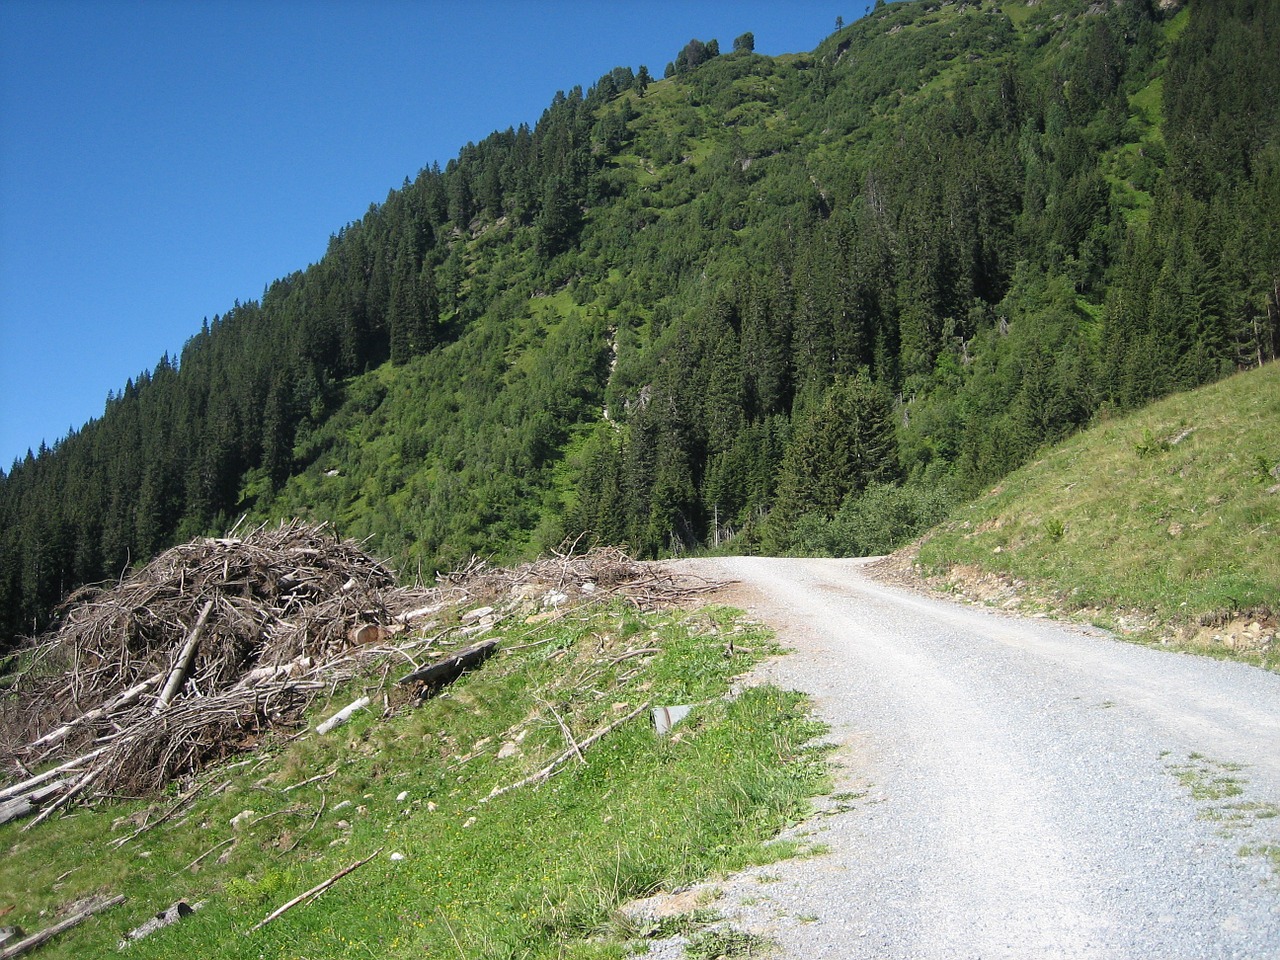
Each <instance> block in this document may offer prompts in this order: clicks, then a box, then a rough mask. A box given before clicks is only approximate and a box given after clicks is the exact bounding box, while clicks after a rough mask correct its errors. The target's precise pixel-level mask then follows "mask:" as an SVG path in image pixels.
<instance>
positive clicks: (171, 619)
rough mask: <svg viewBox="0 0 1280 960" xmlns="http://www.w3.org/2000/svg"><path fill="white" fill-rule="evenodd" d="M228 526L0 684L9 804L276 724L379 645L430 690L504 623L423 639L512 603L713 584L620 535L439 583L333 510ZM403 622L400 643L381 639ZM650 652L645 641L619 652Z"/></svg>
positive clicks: (213, 749) (349, 673) (76, 619)
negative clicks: (657, 560) (415, 627)
mask: <svg viewBox="0 0 1280 960" xmlns="http://www.w3.org/2000/svg"><path fill="white" fill-rule="evenodd" d="M235 533H236V532H235V531H233V532H232V534H233V535H229V536H227V537H223V538H219V539H201V540H195V541H192V542H191V543H187V544H184V545H182V546H178V547H174V548H173V549H171V550H167V551H165V552H164V553H162V554H160V555H159V556H158V557H156V558H155V559H154V560H152V561H151V562H150V563H148V564H147V565H146V566H145V567H143V568H142V569H140V570H138V571H137V572H136V573H134V574H133V575H131V576H129V577H127V578H125V579H123V580H121V581H120V582H118V583H110V584H106V585H100V586H96V587H89V588H84V589H81V590H79V591H77V592H76V593H75V594H73V595H72V596H71V597H70V598H69V599H68V600H67V601H66V603H65V604H64V605H63V607H62V609H61V611H60V620H59V621H58V622H57V624H56V625H55V628H54V629H53V630H52V631H51V632H50V633H48V634H47V635H46V636H45V637H44V638H42V639H41V640H40V642H39V643H38V644H36V646H35V647H34V648H32V649H30V650H28V651H26V652H25V654H24V658H25V661H26V663H27V668H26V670H25V671H24V672H22V673H20V674H19V675H18V679H17V681H16V682H15V683H14V684H12V685H10V687H9V690H8V691H7V692H6V694H5V695H4V696H3V697H0V770H3V771H4V772H5V773H6V774H9V775H10V777H11V778H12V779H14V780H17V781H20V782H16V783H14V784H13V785H12V786H9V787H3V788H0V802H4V801H10V802H9V803H5V805H4V808H3V809H4V811H5V813H6V814H12V815H13V816H15V817H16V816H22V815H28V814H31V813H35V812H36V811H37V809H38V811H39V812H38V816H36V817H35V819H34V820H33V821H32V822H31V823H29V824H28V827H30V826H33V825H34V824H35V823H38V822H40V821H42V820H43V819H45V818H47V817H48V816H50V815H51V814H53V813H54V812H55V811H57V810H58V809H60V808H62V807H63V806H65V805H67V804H68V803H70V802H71V801H72V800H73V799H75V798H77V797H81V798H83V799H86V800H92V799H93V798H95V797H98V796H103V795H108V794H129V795H134V796H145V795H148V794H153V793H156V792H159V791H161V790H163V789H164V788H165V787H166V786H167V785H168V784H169V783H170V782H172V781H174V780H175V779H177V778H180V777H189V776H192V775H195V774H197V773H198V772H199V771H200V770H202V769H203V768H204V767H205V766H206V765H207V764H209V763H211V762H215V761H218V760H220V759H222V758H224V757H226V756H229V755H231V754H233V753H235V752H237V751H240V750H244V749H249V748H251V747H253V746H254V745H255V744H256V743H257V742H258V741H259V739H260V738H261V735H262V734H263V733H265V732H266V731H268V730H270V729H272V728H274V727H277V726H280V725H285V726H296V725H297V724H298V723H299V722H300V720H301V718H302V715H303V712H304V711H305V710H306V709H307V707H308V706H309V705H310V704H311V703H312V702H313V701H314V700H315V699H316V698H317V697H318V696H321V695H322V694H323V693H324V692H325V691H329V692H330V693H331V692H332V691H333V690H334V689H336V687H337V686H338V685H340V684H342V683H345V682H348V681H350V680H352V679H355V678H356V677H360V676H367V675H368V671H369V668H370V666H371V664H372V663H379V664H380V665H381V671H382V681H381V682H382V684H383V685H384V686H385V684H386V681H387V674H388V673H389V671H390V669H391V663H392V661H393V660H394V661H400V662H403V661H408V664H409V665H410V666H411V667H412V668H413V669H412V670H411V671H410V672H409V674H408V675H407V676H405V677H404V679H403V680H401V683H411V682H416V683H418V684H419V687H420V690H422V691H429V690H430V689H432V688H434V687H438V686H442V685H444V684H447V683H451V682H453V680H455V679H456V678H457V676H458V675H460V674H461V672H462V671H465V670H467V669H472V668H475V667H478V666H480V665H481V664H482V663H483V662H484V660H485V659H487V658H488V657H489V656H490V655H491V654H493V653H494V652H495V650H496V649H497V641H496V640H495V639H492V638H490V639H486V640H481V641H479V642H477V643H474V644H473V645H471V646H470V647H467V648H465V649H462V650H459V651H456V652H454V653H453V654H452V655H451V656H447V657H445V658H444V659H436V660H435V661H434V662H429V663H427V664H426V665H424V666H420V665H419V664H421V659H420V658H419V656H418V653H419V651H420V650H421V648H423V647H426V646H431V645H434V644H436V643H438V642H441V641H445V640H455V641H456V640H457V639H460V638H462V637H468V636H471V635H473V634H476V633H483V632H486V631H488V630H490V629H492V628H493V626H494V625H495V624H497V623H499V622H500V621H502V620H503V619H505V618H508V617H512V616H516V615H523V616H526V617H528V618H529V622H530V625H531V627H532V625H533V624H534V623H536V624H538V626H537V627H532V629H545V628H546V625H547V624H548V622H549V621H552V620H558V619H562V618H564V617H565V616H566V615H569V614H570V612H571V611H575V610H578V609H580V608H581V607H582V606H584V605H590V604H597V603H601V602H607V601H610V600H612V599H613V598H617V597H622V598H625V599H626V600H627V601H629V602H631V603H632V604H634V605H636V606H637V607H642V608H650V607H658V606H670V605H674V604H677V603H680V602H682V601H685V600H687V599H689V598H690V597H692V596H693V595H695V594H698V593H701V592H704V591H706V590H709V589H712V588H713V587H714V586H715V585H714V584H704V585H700V584H698V583H691V582H690V581H688V580H687V579H677V578H675V577H674V576H673V575H671V574H669V573H668V572H667V571H666V570H665V569H664V568H662V567H661V566H658V565H655V564H649V563H639V562H637V561H635V560H633V559H632V558H631V557H629V556H628V555H627V554H626V553H625V552H623V551H622V550H619V549H617V548H613V547H602V548H597V549H595V550H592V551H590V552H587V553H577V552H575V551H574V548H575V547H576V544H566V545H565V546H564V547H563V548H562V551H561V552H555V553H552V554H551V555H550V556H546V557H543V558H541V559H539V560H536V561H533V562H531V563H527V564H524V565H522V566H518V567H514V568H511V569H501V568H496V567H492V566H490V565H489V564H488V563H487V562H485V561H483V560H479V559H472V560H471V561H470V562H469V563H467V564H466V565H465V566H464V567H462V568H460V569H459V570H457V571H455V572H453V573H451V574H447V575H445V576H442V577H441V578H440V582H439V584H438V585H437V586H435V587H431V588H426V587H412V588H406V587H398V586H397V585H396V583H395V579H394V577H393V575H392V573H391V571H390V570H389V569H388V568H387V567H386V566H385V565H383V564H382V563H380V562H379V561H377V560H375V559H373V558H372V557H370V556H369V555H368V554H366V553H365V552H364V551H363V550H362V549H361V546H360V545H359V544H356V543H353V542H352V541H349V540H340V539H338V538H336V537H334V536H332V535H331V534H330V533H329V532H328V531H326V530H325V529H324V528H323V526H310V525H307V524H303V523H299V522H293V523H286V524H281V525H280V526H279V527H275V528H267V527H265V526H264V527H259V528H257V529H256V530H252V531H250V532H247V533H244V534H241V535H235ZM436 615H438V619H436V620H433V623H434V624H440V623H441V621H443V626H441V627H440V630H439V631H438V632H437V633H436V635H434V636H432V637H427V638H424V637H422V636H414V635H413V632H412V630H411V629H410V625H411V624H412V623H413V622H414V621H420V620H421V619H422V618H424V617H427V616H433V617H435V616H436ZM401 633H403V634H404V639H403V640H401V641H399V645H398V646H386V645H384V644H385V643H386V642H387V641H388V640H389V638H391V637H395V636H398V635H400V634H401ZM508 636H510V634H508ZM515 639H520V636H519V635H517V636H516V637H515ZM510 649H512V650H519V649H522V647H521V645H519V644H517V645H515V646H513V647H511V648H510ZM641 652H648V649H647V648H646V651H638V652H637V651H633V652H627V653H624V654H623V655H622V656H621V657H619V658H618V659H619V660H621V659H625V658H627V657H630V656H639V655H640V653H641ZM363 693H364V694H365V695H366V696H362V697H361V701H358V702H363V704H367V703H368V702H369V699H368V697H367V695H368V694H369V693H371V691H369V690H365V691H363ZM385 699H386V698H385V697H384V700H385ZM388 709H389V707H388ZM335 719H336V718H335ZM325 729H328V727H327V726H326V727H325ZM569 739H570V742H572V737H570V738H569ZM42 768H48V769H45V770H44V772H42V773H39V774H36V775H32V771H36V770H40V769H42ZM15 774H16V775H15ZM55 782H56V783H57V784H58V788H57V789H56V790H54V789H52V788H51V785H52V784H54V783H55Z"/></svg>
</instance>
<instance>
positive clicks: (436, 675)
mask: <svg viewBox="0 0 1280 960" xmlns="http://www.w3.org/2000/svg"><path fill="white" fill-rule="evenodd" d="M497 652H498V641H497V640H485V641H483V642H481V643H477V644H473V645H472V646H470V647H467V648H466V649H465V650H461V651H459V652H458V653H455V654H454V655H453V656H452V657H447V658H445V659H444V660H441V661H439V662H437V663H432V664H428V665H427V666H425V667H419V668H418V669H417V670H415V671H413V673H410V674H406V675H405V676H403V677H401V678H400V680H399V682H400V683H421V684H423V685H424V686H425V687H428V688H432V687H443V686H445V685H447V684H450V683H453V681H454V680H457V679H458V677H460V676H462V674H463V673H464V672H466V671H467V670H471V669H473V668H474V667H478V666H479V665H480V664H482V663H484V662H485V661H486V660H488V659H489V658H490V657H491V656H493V655H494V654H495V653H497Z"/></svg>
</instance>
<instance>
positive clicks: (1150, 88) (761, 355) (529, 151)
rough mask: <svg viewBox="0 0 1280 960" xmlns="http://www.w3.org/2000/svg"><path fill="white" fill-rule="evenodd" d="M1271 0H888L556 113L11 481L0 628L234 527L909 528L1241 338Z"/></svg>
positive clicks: (338, 248)
mask: <svg viewBox="0 0 1280 960" xmlns="http://www.w3.org/2000/svg"><path fill="white" fill-rule="evenodd" d="M1277 17H1280V11H1278V10H1277V8H1276V6H1275V5H1274V4H1269V3H1264V2H1259V0H1229V2H1215V3H1208V2H1200V3H1192V4H1190V5H1188V6H1187V7H1185V8H1182V7H1181V5H1179V4H1176V3H1160V4H1155V3H1151V2H1148V0H1124V2H1121V3H1116V4H1111V5H1109V6H1103V5H1099V4H1089V3H1085V2H1079V0H1043V2H1040V3H1038V4H1035V5H1028V4H1024V3H1015V2H992V0H986V2H971V3H937V2H908V3H896V4H891V5H887V6H884V7H881V8H879V9H878V10H877V11H876V12H875V13H873V14H872V15H870V16H868V17H867V18H865V19H864V20H861V21H859V22H857V23H854V24H852V25H850V26H847V27H845V28H843V29H841V30H840V31H838V32H837V33H836V34H833V35H832V36H831V37H829V38H828V39H827V40H825V41H824V42H823V43H822V44H820V45H819V47H818V48H817V49H816V50H814V51H812V52H811V53H801V54H796V55H793V56H785V57H778V58H768V57H763V56H759V55H756V54H754V53H753V52H751V51H750V49H748V48H746V47H744V48H742V49H739V50H735V51H734V52H732V53H725V54H720V55H712V52H713V50H714V49H715V47H714V46H713V45H712V44H710V43H708V44H702V43H697V42H695V43H694V44H691V45H690V46H689V47H686V49H685V50H684V51H681V52H680V54H679V55H678V56H676V57H675V58H674V59H673V64H672V69H671V76H670V77H669V78H668V79H664V80H661V81H655V80H653V79H652V78H651V77H650V76H649V72H648V70H646V69H644V68H641V69H639V70H638V71H633V70H632V69H631V68H630V67H620V68H618V69H615V70H614V71H612V72H611V73H610V74H607V75H605V76H604V77H602V78H600V80H599V82H598V83H597V84H596V85H594V86H593V87H592V88H591V89H590V90H588V91H586V92H585V93H584V92H583V91H581V90H579V89H574V90H571V91H569V93H568V94H567V95H566V94H563V93H561V94H557V95H556V96H555V97H554V98H553V100H552V102H551V105H550V106H549V107H548V109H547V111H546V113H545V114H544V116H543V117H542V119H541V120H540V121H539V123H538V124H537V125H536V127H534V128H533V129H529V128H527V127H521V128H520V129H518V130H507V131H504V132H500V133H495V134H493V135H492V136H490V137H488V138H486V139H485V140H484V141H482V142H481V143H479V144H468V145H466V146H465V147H464V148H463V149H462V151H461V152H460V154H459V156H458V158H457V159H456V160H454V161H451V162H450V163H449V165H448V166H447V167H446V168H445V169H444V170H440V169H436V168H433V169H429V170H423V171H421V172H420V173H419V174H418V176H417V177H416V178H415V179H413V180H412V181H410V180H408V179H406V181H405V183H404V184H403V186H402V187H401V188H400V189H399V190H395V191H392V192H391V193H390V194H389V195H388V197H387V199H386V201H385V202H384V203H382V204H380V205H376V206H374V207H371V208H370V210H369V212H368V213H367V214H366V215H365V216H364V217H363V218H362V219H361V220H359V221H357V222H354V223H351V224H349V225H348V226H347V227H345V228H343V229H342V230H340V231H339V232H338V233H337V234H335V236H334V237H333V238H332V241H331V243H330V247H329V251H328V253H327V254H326V256H325V257H324V258H323V259H322V260H321V261H320V262H319V263H317V264H314V265H312V266H311V267H309V268H307V269H306V270H304V271H300V272H298V273H296V274H294V275H292V276H290V277H287V278H284V279H282V280H279V281H277V282H275V283H274V284H272V285H271V286H270V288H269V289H268V290H267V292H266V294H265V295H264V297H263V299H262V301H261V302H260V303H258V302H254V303H249V304H237V305H236V306H235V307H234V308H233V309H231V310H230V311H228V312H227V313H226V314H224V315H222V316H220V317H215V319H214V321H213V322H212V323H210V324H209V326H208V328H207V329H205V330H202V331H201V332H200V333H198V334H197V335H196V336H194V337H193V338H192V340H191V341H190V342H189V343H188V344H187V346H186V347H185V348H184V350H183V352H182V356H181V357H180V358H178V359H177V360H176V361H175V360H171V359H169V358H165V359H164V360H162V361H161V363H160V364H159V365H158V366H157V367H156V369H155V370H154V371H150V372H148V373H146V374H144V375H142V376H140V377H139V378H138V380H137V381H136V382H131V383H129V384H128V385H126V387H125V389H124V390H123V391H122V392H121V393H120V394H119V395H118V396H115V397H112V398H111V399H110V400H109V402H108V405H107V410H106V412H105V414H104V416H103V417H102V418H101V419H100V420H96V421H93V422H91V423H90V424H87V425H86V426H85V427H84V428H83V429H82V430H80V431H77V432H75V433H73V434H72V435H71V436H68V437H67V438H66V439H65V440H63V441H62V442H61V443H59V444H58V445H57V446H55V448H54V449H52V450H42V451H40V453H39V455H37V456H33V457H31V458H28V459H27V460H25V461H24V462H22V463H18V464H15V465H14V467H13V469H12V470H11V472H10V473H9V474H8V475H7V476H5V477H4V478H3V479H2V480H0V597H2V598H3V599H2V602H0V611H3V613H2V614H0V616H3V618H4V619H3V622H2V624H0V633H2V634H3V635H4V636H12V635H14V634H16V633H18V632H20V631H24V630H30V629H31V628H32V627H35V626H39V625H40V624H41V623H42V622H44V620H45V619H46V618H47V617H48V614H49V611H50V610H51V609H52V608H53V607H54V605H55V604H56V603H57V602H58V600H59V598H60V597H61V596H62V595H63V593H64V592H65V591H66V590H67V589H68V588H70V587H71V586H73V585H74V584H76V583H81V582H85V581H89V580H96V579H100V578H102V577H106V576H116V575H118V573H119V571H120V570H121V569H122V568H124V567H125V566H127V565H128V564H130V563H132V562H136V561H137V560H139V559H140V558H145V557H147V556H150V555H151V554H153V553H154V552H155V551H156V550H157V549H159V548H161V547H162V546H164V545H166V544H168V543H171V542H173V541H174V540H176V539H185V538H187V537H189V536H191V535H193V534H196V533H200V532H206V531H217V530H218V529H220V528H222V527H225V526H226V525H227V524H229V523H230V522H231V521H232V520H233V519H234V518H235V517H236V516H237V515H238V514H239V513H241V512H250V513H252V514H254V515H255V516H262V517H274V516H284V515H295V514H301V515H305V516H310V517H313V518H316V519H324V520H330V521H332V522H334V523H335V524H337V526H338V528H339V529H340V531H341V532H342V533H344V534H346V535H353V536H359V537H364V536H371V537H373V538H374V543H375V544H376V546H377V548H378V549H379V550H381V551H383V552H385V553H387V554H389V555H394V556H395V557H396V558H397V559H399V561H400V565H401V568H402V569H407V570H411V571H412V570H417V569H421V570H422V571H423V572H425V573H430V572H431V571H432V570H434V569H438V568H443V567H447V566H449V565H451V564H453V563H455V562H457V561H458V560H459V559H461V558H463V557H465V556H467V555H468V554H470V553H472V552H479V553H483V554H487V555H496V556H499V557H516V556H520V555H523V554H527V553H528V552H530V551H532V550H534V549H537V548H538V547H540V546H544V545H547V544H552V543H556V542H558V541H559V540H560V539H561V538H562V537H564V536H566V535H577V534H582V533H585V534H587V535H588V539H590V538H593V537H594V538H600V539H603V540H605V541H610V542H623V541H625V542H627V543H629V544H631V545H632V547H633V548H634V549H635V550H637V551H638V552H640V553H642V554H645V555H657V554H662V553H668V552H676V551H683V550H686V549H690V548H694V547H698V546H701V545H713V546H714V545H723V544H725V543H726V542H730V543H732V545H733V548H734V549H739V550H760V549H764V550H771V551H781V550H796V549H806V548H808V546H809V545H810V544H812V543H813V542H815V541H817V540H821V539H823V538H824V537H826V536H827V533H828V529H827V528H828V526H829V525H830V524H831V522H832V520H833V518H834V517H836V516H837V515H838V514H839V513H840V512H841V511H842V510H843V511H845V512H846V514H848V513H849V512H850V511H852V512H854V513H858V512H859V511H860V512H861V514H865V515H869V516H870V521H871V522H869V523H868V526H869V527H877V523H876V522H874V521H876V520H877V518H878V517H879V516H880V515H881V514H882V513H883V512H884V510H883V509H882V508H881V507H880V506H878V504H880V503H881V502H882V501H884V502H889V501H892V503H893V504H894V505H895V506H894V507H893V510H894V511H895V516H900V522H897V521H895V523H894V524H890V525H887V526H886V525H885V524H883V523H880V524H879V525H878V527H877V529H880V530H881V533H878V534H877V536H878V537H881V538H883V537H889V538H891V539H896V538H899V537H901V536H903V535H906V534H910V533H913V532H915V531H916V530H918V529H919V527H920V526H921V525H922V524H924V523H927V522H928V521H929V519H931V518H932V517H933V516H934V515H935V514H936V512H937V509H938V507H939V505H940V504H945V503H947V502H950V501H952V500H954V499H956V498H962V497H965V496H968V495H970V494H971V493H973V492H975V491H977V490H980V489H982V488H983V487H984V486H986V485H989V484H990V483H991V482H992V481H994V480H995V479H997V478H999V477H1000V476H1001V475H1003V474H1004V473H1005V472H1007V471H1008V470H1010V469H1012V468H1013V467H1016V466H1017V465H1018V464H1020V463H1022V462H1024V461H1025V460H1026V459H1027V458H1028V457H1030V456H1032V455H1033V454H1034V452H1035V451H1036V450H1037V449H1038V448H1039V447H1040V446H1041V445H1042V444H1044V443H1046V442H1051V441H1054V440H1057V439H1060V438H1062V437H1064V436H1066V435H1068V434H1069V433H1071V432H1072V431H1074V430H1075V429H1077V428H1078V427H1080V426H1082V425H1084V424H1087V423H1089V422H1090V421H1091V420H1092V419H1093V418H1095V417H1096V416H1098V415H1099V413H1100V412H1102V411H1107V410H1117V409H1123V408H1128V407H1133V406H1137V405H1140V404H1142V403H1145V402H1147V401H1148V400H1150V399H1152V398H1154V397H1158V396H1161V395H1164V394H1166V393H1168V392H1170V391H1174V390H1179V389H1184V388H1187V387H1192V386H1195V385H1197V384H1200V383H1205V382H1209V381H1212V380H1215V379H1217V378H1219V377H1220V376H1222V375H1223V374H1225V373H1229V372H1231V371H1234V370H1236V369H1238V368H1241V367H1246V366H1251V365H1257V364H1260V363H1262V362H1263V361H1265V360H1267V359H1269V358H1271V357H1274V356H1275V354H1276V352H1277V346H1278V341H1280V284H1277V281H1276V278H1277V277H1280V158H1278V156H1277V154H1278V152H1280V150H1278V148H1277V146H1276V144H1277V143H1280V140H1277V138H1276V136H1275V134H1276V130H1277V126H1278V122H1277V104H1278V103H1280V98H1277V97H1276V96H1275V95H1274V93H1275V91H1277V90H1280V66H1277V63H1278V62H1280V59H1278V58H1275V57H1274V56H1271V55H1270V53H1271V52H1272V46H1273V42H1272V41H1271V40H1270V39H1269V38H1271V37H1274V35H1275V34H1276V31H1277V30H1280V23H1277ZM886 491H892V493H891V494H886ZM885 531H887V532H885Z"/></svg>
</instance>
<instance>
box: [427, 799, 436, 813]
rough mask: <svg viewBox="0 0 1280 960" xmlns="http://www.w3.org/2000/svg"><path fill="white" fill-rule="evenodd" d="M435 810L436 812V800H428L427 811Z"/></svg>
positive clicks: (433, 811) (432, 811)
mask: <svg viewBox="0 0 1280 960" xmlns="http://www.w3.org/2000/svg"><path fill="white" fill-rule="evenodd" d="M435 812H436V802H435V801H434V800H428V801H427V813H435Z"/></svg>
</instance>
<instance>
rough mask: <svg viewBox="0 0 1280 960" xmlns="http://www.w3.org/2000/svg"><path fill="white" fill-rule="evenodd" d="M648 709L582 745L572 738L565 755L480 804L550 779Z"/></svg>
mask: <svg viewBox="0 0 1280 960" xmlns="http://www.w3.org/2000/svg"><path fill="white" fill-rule="evenodd" d="M648 709H649V704H648V703H643V704H641V705H640V706H638V707H636V708H635V709H634V710H632V711H631V712H630V713H628V714H627V715H626V716H625V717H621V718H620V719H618V720H615V721H613V723H610V724H608V725H606V726H604V727H601V728H600V729H599V730H597V731H596V732H595V733H593V734H592V735H591V736H589V737H587V739H585V740H583V741H582V742H581V743H572V738H570V743H572V746H571V747H570V748H569V749H568V750H566V751H565V752H564V753H562V754H560V755H559V756H557V757H556V758H555V759H554V760H552V761H551V762H550V763H548V764H547V765H546V766H545V767H543V768H542V769H541V770H539V771H538V772H537V773H534V774H530V775H529V776H527V777H525V778H524V779H523V780H517V781H516V782H515V783H509V784H507V785H506V786H505V787H494V788H493V791H492V792H491V793H490V794H489V795H488V796H487V797H481V798H480V802H481V803H488V802H489V801H490V800H494V799H496V798H497V797H500V796H502V795H503V794H504V793H510V792H511V791H512V790H519V789H520V788H521V787H527V786H529V785H530V784H532V783H538V782H539V781H541V780H548V779H550V778H551V777H552V776H553V775H554V774H555V773H556V771H557V770H559V769H560V768H561V767H562V766H564V765H565V764H566V763H568V762H569V760H570V759H572V758H573V756H574V755H577V756H579V757H581V756H582V752H583V751H584V750H586V749H587V748H588V747H590V746H591V745H592V744H594V743H596V742H597V741H599V740H601V739H603V738H604V737H605V736H607V735H608V734H610V733H612V732H613V731H614V730H617V729H618V728H619V727H620V726H622V725H623V724H625V723H626V722H627V721H628V720H631V719H633V718H635V717H638V716H639V715H640V714H642V713H644V712H645V711H646V710H648Z"/></svg>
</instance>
